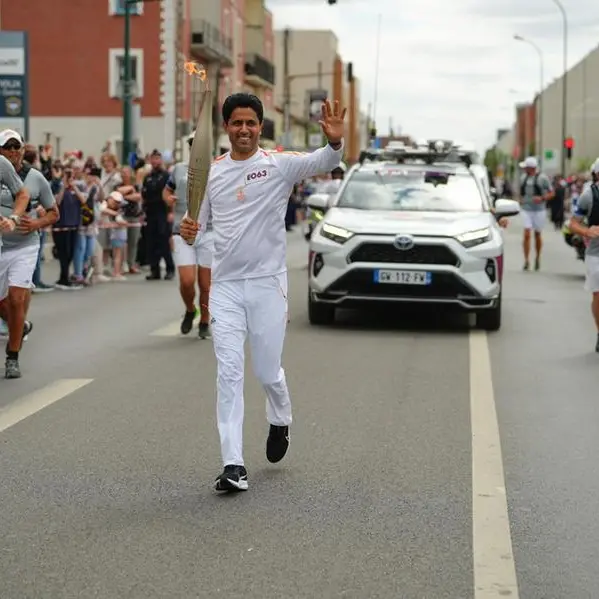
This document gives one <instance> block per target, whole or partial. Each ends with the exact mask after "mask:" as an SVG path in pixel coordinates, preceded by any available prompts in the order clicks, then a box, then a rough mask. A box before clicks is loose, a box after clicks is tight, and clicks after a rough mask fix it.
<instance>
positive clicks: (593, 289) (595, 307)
mask: <svg viewBox="0 0 599 599" xmlns="http://www.w3.org/2000/svg"><path fill="white" fill-rule="evenodd" d="M570 231H572V233H574V234H576V235H581V236H583V237H585V238H586V239H588V245H587V248H586V252H585V257H584V264H585V267H586V271H587V273H586V281H585V289H586V290H587V291H589V292H590V293H591V294H592V296H593V300H592V303H591V311H592V314H593V318H594V320H595V327H596V329H597V339H596V342H595V351H596V352H597V353H599V158H598V159H597V160H596V161H595V163H594V164H593V166H592V167H591V184H590V185H589V186H588V187H586V189H585V190H584V191H583V192H582V194H581V195H580V197H579V198H578V202H577V203H576V207H575V208H574V214H573V215H572V220H571V221H570Z"/></svg>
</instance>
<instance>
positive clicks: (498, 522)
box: [470, 331, 519, 599]
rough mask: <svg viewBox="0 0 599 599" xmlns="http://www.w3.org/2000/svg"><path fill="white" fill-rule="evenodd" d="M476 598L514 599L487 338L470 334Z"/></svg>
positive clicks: (513, 569)
mask: <svg viewBox="0 0 599 599" xmlns="http://www.w3.org/2000/svg"><path fill="white" fill-rule="evenodd" d="M470 413H471V416H470V417H471V427H472V545H473V559H474V597H475V599H491V598H494V599H498V598H502V599H506V597H507V598H509V599H518V597H519V594H518V581H517V578H516V566H515V563H514V553H513V550H512V537H511V533H510V521H509V515H508V510H507V498H506V491H505V477H504V473H503V459H502V456H501V441H500V436H499V423H498V421H497V411H496V408H495V395H494V393H493V380H492V370H491V358H490V354H489V343H488V340H487V335H486V333H485V332H483V331H471V332H470Z"/></svg>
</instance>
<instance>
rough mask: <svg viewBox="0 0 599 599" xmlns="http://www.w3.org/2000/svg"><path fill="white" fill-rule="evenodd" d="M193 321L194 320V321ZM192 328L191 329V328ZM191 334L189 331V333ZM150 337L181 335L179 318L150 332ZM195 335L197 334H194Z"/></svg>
mask: <svg viewBox="0 0 599 599" xmlns="http://www.w3.org/2000/svg"><path fill="white" fill-rule="evenodd" d="M194 322H195V321H194ZM192 330H193V329H192ZM190 334H191V333H190ZM150 336H151V337H179V336H181V337H182V336H183V335H181V320H175V321H174V322H171V323H170V324H167V325H166V326H164V327H161V328H159V329H156V330H155V331H152V332H151V333H150ZM196 336H197V335H196Z"/></svg>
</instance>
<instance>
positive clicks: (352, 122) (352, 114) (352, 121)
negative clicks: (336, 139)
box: [347, 62, 358, 162]
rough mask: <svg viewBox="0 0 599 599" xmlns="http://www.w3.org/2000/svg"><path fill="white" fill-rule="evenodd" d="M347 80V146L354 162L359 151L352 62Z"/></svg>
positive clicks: (348, 67) (349, 155) (349, 65)
mask: <svg viewBox="0 0 599 599" xmlns="http://www.w3.org/2000/svg"><path fill="white" fill-rule="evenodd" d="M347 82H348V83H349V110H348V112H349V140H348V141H349V143H348V146H349V147H348V148H347V156H348V158H349V161H350V162H353V161H355V160H357V158H358V151H357V149H356V81H355V78H354V68H353V64H352V63H351V62H350V63H349V64H348V65H347Z"/></svg>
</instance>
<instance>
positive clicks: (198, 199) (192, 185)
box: [184, 62, 213, 245]
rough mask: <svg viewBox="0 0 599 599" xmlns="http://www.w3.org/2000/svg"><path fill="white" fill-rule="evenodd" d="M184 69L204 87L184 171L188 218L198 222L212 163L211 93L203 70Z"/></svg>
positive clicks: (190, 64)
mask: <svg viewBox="0 0 599 599" xmlns="http://www.w3.org/2000/svg"><path fill="white" fill-rule="evenodd" d="M184 69H185V71H186V72H187V73H188V74H189V75H190V76H192V77H193V78H194V79H195V80H196V81H198V82H199V84H200V85H203V86H204V89H203V90H202V92H201V100H200V114H199V115H198V122H197V125H196V130H195V135H194V137H193V142H192V145H191V150H190V153H189V166H188V168H187V215H188V216H189V218H191V219H193V220H195V221H197V220H198V217H199V215H200V207H201V205H202V201H203V199H204V194H205V193H206V186H207V185H208V176H209V175H210V164H211V163H212V147H213V143H212V91H211V90H210V86H209V84H208V78H207V73H206V69H205V68H204V67H203V66H202V65H199V64H197V63H195V62H186V63H185V64H184ZM202 224H206V223H202ZM187 243H188V244H189V245H193V243H194V240H191V241H187Z"/></svg>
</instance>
